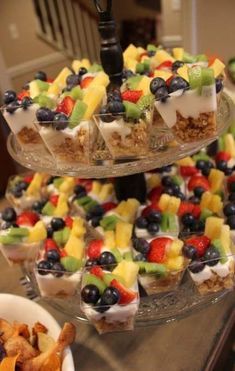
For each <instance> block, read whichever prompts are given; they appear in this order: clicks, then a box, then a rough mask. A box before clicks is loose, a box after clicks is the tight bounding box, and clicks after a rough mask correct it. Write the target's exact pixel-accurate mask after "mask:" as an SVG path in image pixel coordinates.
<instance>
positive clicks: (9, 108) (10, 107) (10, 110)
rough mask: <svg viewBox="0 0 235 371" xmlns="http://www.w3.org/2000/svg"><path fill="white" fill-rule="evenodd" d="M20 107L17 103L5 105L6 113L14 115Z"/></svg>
mask: <svg viewBox="0 0 235 371" xmlns="http://www.w3.org/2000/svg"><path fill="white" fill-rule="evenodd" d="M19 107H20V105H19V103H18V102H17V101H14V102H11V103H9V104H8V105H7V107H6V111H7V112H8V113H14V112H15V111H16V110H17V109H18V108H19Z"/></svg>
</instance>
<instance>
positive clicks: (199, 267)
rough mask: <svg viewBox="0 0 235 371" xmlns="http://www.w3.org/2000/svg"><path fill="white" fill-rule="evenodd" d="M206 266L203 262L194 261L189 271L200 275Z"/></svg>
mask: <svg viewBox="0 0 235 371" xmlns="http://www.w3.org/2000/svg"><path fill="white" fill-rule="evenodd" d="M204 267H205V265H204V263H203V262H202V261H200V260H194V261H193V262H192V263H191V264H190V265H189V270H190V271H191V272H192V273H199V272H201V271H203V269H204Z"/></svg>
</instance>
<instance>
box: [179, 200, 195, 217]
mask: <svg viewBox="0 0 235 371" xmlns="http://www.w3.org/2000/svg"><path fill="white" fill-rule="evenodd" d="M193 209H194V204H193V203H192V202H187V201H182V202H181V203H180V207H179V209H178V213H177V214H178V216H183V215H184V214H187V213H190V214H191V213H192V212H193Z"/></svg>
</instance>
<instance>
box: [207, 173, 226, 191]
mask: <svg viewBox="0 0 235 371" xmlns="http://www.w3.org/2000/svg"><path fill="white" fill-rule="evenodd" d="M224 176H225V175H224V173H223V171H220V170H218V169H211V171H210V174H209V177H208V180H209V183H210V186H211V192H218V191H220V190H221V189H222V186H223V182H224Z"/></svg>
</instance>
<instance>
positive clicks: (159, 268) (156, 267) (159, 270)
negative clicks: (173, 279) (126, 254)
mask: <svg viewBox="0 0 235 371" xmlns="http://www.w3.org/2000/svg"><path fill="white" fill-rule="evenodd" d="M144 268H145V272H146V273H149V274H156V275H157V276H159V277H164V276H166V275H167V268H166V267H165V265H163V264H158V263H149V262H144Z"/></svg>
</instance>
